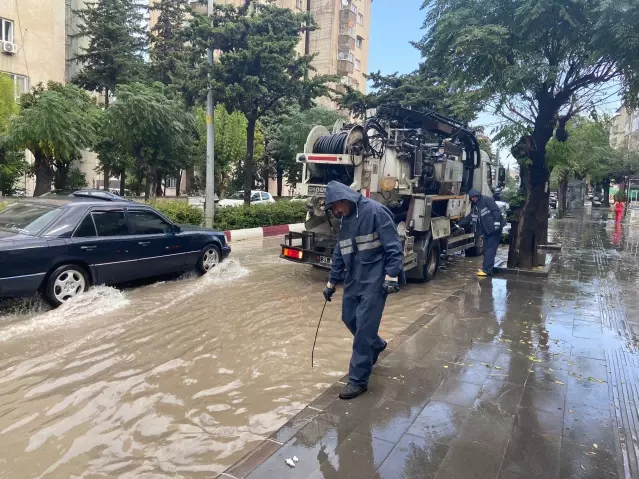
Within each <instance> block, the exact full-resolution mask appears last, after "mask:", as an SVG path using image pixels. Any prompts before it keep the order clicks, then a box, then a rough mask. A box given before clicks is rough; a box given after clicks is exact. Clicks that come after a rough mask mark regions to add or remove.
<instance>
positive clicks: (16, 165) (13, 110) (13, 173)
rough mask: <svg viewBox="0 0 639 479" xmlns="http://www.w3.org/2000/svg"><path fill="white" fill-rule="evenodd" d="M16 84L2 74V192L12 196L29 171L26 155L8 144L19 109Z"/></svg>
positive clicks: (0, 149) (0, 171)
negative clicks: (13, 120) (12, 123)
mask: <svg viewBox="0 0 639 479" xmlns="http://www.w3.org/2000/svg"><path fill="white" fill-rule="evenodd" d="M14 91H15V90H14V84H13V80H12V79H11V77H9V76H8V75H4V74H0V192H1V193H2V194H3V195H11V194H13V192H14V186H15V184H16V181H17V180H18V179H19V178H21V177H22V176H23V175H24V174H25V172H26V171H27V168H28V166H29V165H28V164H27V162H26V161H25V160H24V154H23V153H22V152H21V151H17V150H16V149H15V148H13V147H12V146H11V145H10V144H9V143H8V137H7V132H8V129H9V126H10V122H11V120H12V119H13V117H14V116H15V115H17V113H18V111H19V108H18V105H17V104H16V102H15V98H14Z"/></svg>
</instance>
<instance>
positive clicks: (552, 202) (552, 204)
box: [548, 193, 557, 208]
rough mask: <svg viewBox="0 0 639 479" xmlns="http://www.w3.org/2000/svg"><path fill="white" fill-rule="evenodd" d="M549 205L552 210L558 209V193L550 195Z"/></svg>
mask: <svg viewBox="0 0 639 479" xmlns="http://www.w3.org/2000/svg"><path fill="white" fill-rule="evenodd" d="M548 204H549V205H550V207H551V208H557V193H550V197H549V198H548Z"/></svg>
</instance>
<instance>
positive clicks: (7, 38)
mask: <svg viewBox="0 0 639 479" xmlns="http://www.w3.org/2000/svg"><path fill="white" fill-rule="evenodd" d="M0 29H1V31H2V41H3V42H7V43H13V21H12V20H7V19H6V18H0Z"/></svg>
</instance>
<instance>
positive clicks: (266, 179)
mask: <svg viewBox="0 0 639 479" xmlns="http://www.w3.org/2000/svg"><path fill="white" fill-rule="evenodd" d="M270 179H271V175H270V174H269V171H268V168H264V170H263V171H262V181H263V182H264V191H266V192H267V193H268V192H269V191H268V183H269V180H270Z"/></svg>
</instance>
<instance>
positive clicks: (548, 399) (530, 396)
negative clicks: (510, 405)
mask: <svg viewBox="0 0 639 479" xmlns="http://www.w3.org/2000/svg"><path fill="white" fill-rule="evenodd" d="M565 398H566V396H565V395H564V394H559V393H556V392H554V391H546V390H544V389H535V388H529V387H527V386H526V387H524V394H523V396H522V398H521V407H524V408H531V409H539V410H540V411H547V412H555V411H560V410H563V409H564V402H565Z"/></svg>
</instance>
